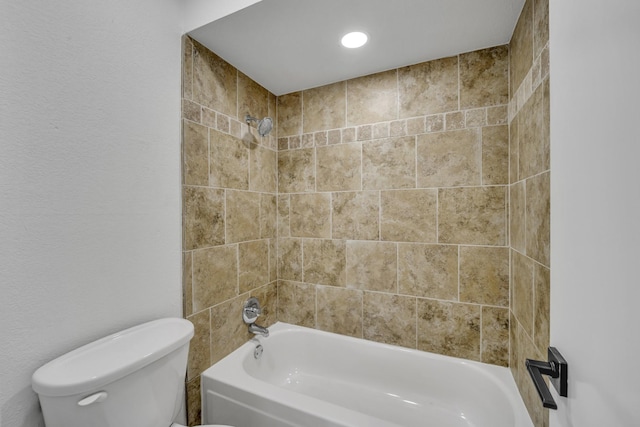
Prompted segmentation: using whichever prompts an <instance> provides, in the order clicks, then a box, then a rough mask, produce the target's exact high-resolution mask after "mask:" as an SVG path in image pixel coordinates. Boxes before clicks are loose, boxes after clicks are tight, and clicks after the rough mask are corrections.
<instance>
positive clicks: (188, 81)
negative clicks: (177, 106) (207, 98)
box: [182, 36, 193, 99]
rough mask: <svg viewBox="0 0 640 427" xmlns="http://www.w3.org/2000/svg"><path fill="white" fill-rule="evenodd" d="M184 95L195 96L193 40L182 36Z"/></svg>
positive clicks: (190, 97) (187, 97)
mask: <svg viewBox="0 0 640 427" xmlns="http://www.w3.org/2000/svg"><path fill="white" fill-rule="evenodd" d="M182 97H183V98H186V99H192V98H193V41H192V40H191V37H189V36H182Z"/></svg>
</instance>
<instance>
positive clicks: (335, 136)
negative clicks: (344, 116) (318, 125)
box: [327, 129, 342, 145]
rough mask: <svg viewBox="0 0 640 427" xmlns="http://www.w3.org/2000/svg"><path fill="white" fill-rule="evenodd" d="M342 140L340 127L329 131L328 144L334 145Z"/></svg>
mask: <svg viewBox="0 0 640 427" xmlns="http://www.w3.org/2000/svg"><path fill="white" fill-rule="evenodd" d="M341 142H342V131H341V130H340V129H333V130H330V131H328V132H327V144H328V145H334V144H340V143H341Z"/></svg>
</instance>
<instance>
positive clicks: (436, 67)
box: [398, 56, 458, 118]
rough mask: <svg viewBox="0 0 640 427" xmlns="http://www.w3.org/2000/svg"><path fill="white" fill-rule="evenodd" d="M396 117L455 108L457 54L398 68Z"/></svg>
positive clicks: (420, 114) (413, 115)
mask: <svg viewBox="0 0 640 427" xmlns="http://www.w3.org/2000/svg"><path fill="white" fill-rule="evenodd" d="M398 85H399V86H398V90H399V99H400V117H399V118H407V117H415V116H424V115H428V114H434V113H444V112H446V111H452V110H457V109H458V57H456V56H453V57H450V58H443V59H438V60H435V61H429V62H423V63H421V64H416V65H411V66H409V67H404V68H400V69H398Z"/></svg>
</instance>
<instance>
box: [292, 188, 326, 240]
mask: <svg viewBox="0 0 640 427" xmlns="http://www.w3.org/2000/svg"><path fill="white" fill-rule="evenodd" d="M290 226H291V236H293V237H318V238H330V237H331V194H330V193H312V194H292V195H291V214H290Z"/></svg>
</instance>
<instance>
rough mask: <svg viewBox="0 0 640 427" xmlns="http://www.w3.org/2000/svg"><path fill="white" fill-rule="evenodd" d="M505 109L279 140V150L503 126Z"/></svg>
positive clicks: (372, 125)
mask: <svg viewBox="0 0 640 427" xmlns="http://www.w3.org/2000/svg"><path fill="white" fill-rule="evenodd" d="M507 115H508V106H507V105H506V104H505V105H497V106H491V107H484V108H474V109H471V110H460V111H452V112H448V113H442V114H433V115H429V116H420V117H411V118H408V119H401V120H393V121H387V122H380V123H374V124H365V125H360V126H351V127H346V128H339V129H331V130H326V131H319V132H312V133H305V134H302V135H293V136H285V137H282V138H278V150H289V149H297V148H311V147H320V146H324V145H335V144H347V143H350V142H356V141H370V140H374V139H380V138H389V137H391V138H394V137H401V136H413V135H420V134H424V133H435V132H443V131H452V130H460V129H469V128H476V127H483V126H496V125H506V124H507V118H508V117H507Z"/></svg>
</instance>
